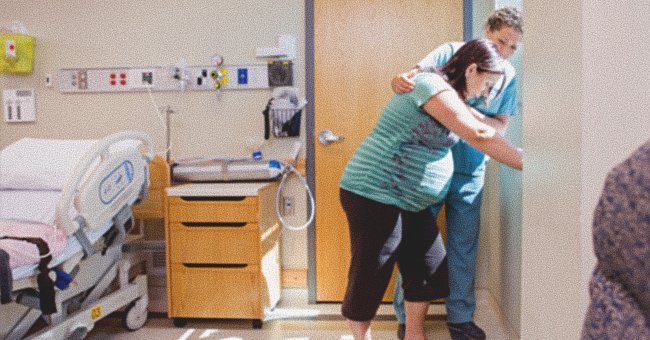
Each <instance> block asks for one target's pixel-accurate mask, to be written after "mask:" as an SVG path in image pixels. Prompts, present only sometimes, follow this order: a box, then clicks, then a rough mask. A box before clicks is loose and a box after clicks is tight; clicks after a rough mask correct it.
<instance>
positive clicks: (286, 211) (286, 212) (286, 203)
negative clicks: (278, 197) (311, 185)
mask: <svg viewBox="0 0 650 340" xmlns="http://www.w3.org/2000/svg"><path fill="white" fill-rule="evenodd" d="M295 212H296V208H295V207H294V199H293V197H292V196H282V216H293V215H294V214H295Z"/></svg>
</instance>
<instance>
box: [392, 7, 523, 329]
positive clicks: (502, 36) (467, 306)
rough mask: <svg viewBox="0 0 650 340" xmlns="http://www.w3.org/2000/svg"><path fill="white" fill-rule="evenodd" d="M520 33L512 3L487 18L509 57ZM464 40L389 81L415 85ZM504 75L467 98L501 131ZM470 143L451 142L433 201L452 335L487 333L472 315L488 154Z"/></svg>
mask: <svg viewBox="0 0 650 340" xmlns="http://www.w3.org/2000/svg"><path fill="white" fill-rule="evenodd" d="M522 35H523V24H522V15H521V13H520V12H519V10H517V9H516V8H514V7H503V8H500V9H497V10H495V11H494V12H492V14H491V15H490V16H489V17H488V19H487V23H486V27H485V37H486V38H487V39H489V40H491V41H493V42H494V43H495V44H496V46H497V49H498V51H499V54H500V55H501V57H502V58H504V59H506V60H507V59H509V58H510V57H511V56H512V55H513V54H514V53H515V51H516V50H517V46H518V44H519V41H520V40H521V38H522ZM461 46H463V43H462V42H455V43H447V44H443V45H441V46H440V47H438V48H436V49H435V50H434V51H432V52H431V53H430V54H429V55H427V56H426V57H425V58H424V59H422V61H420V62H419V63H418V65H417V66H416V67H415V68H414V69H412V70H411V71H409V72H408V73H406V74H403V75H400V76H397V77H395V78H394V79H393V80H392V83H391V85H392V88H393V91H395V92H396V93H405V92H409V91H412V90H413V88H414V87H415V83H414V82H413V81H412V80H411V79H410V78H411V77H413V75H415V74H417V73H418V72H420V71H421V70H422V69H423V68H427V67H436V66H441V65H444V64H445V63H446V62H447V61H448V60H449V59H450V58H452V56H453V55H454V53H456V51H458V50H459V48H460V47H461ZM505 75H506V77H505V83H503V84H501V83H497V84H496V86H495V88H493V89H492V93H489V94H485V95H484V96H483V97H481V98H471V99H470V100H468V101H467V103H468V104H469V105H471V106H472V107H474V108H476V109H477V110H479V111H480V112H481V113H483V114H485V115H486V117H485V118H484V122H485V123H487V124H489V125H491V126H493V127H495V128H496V130H497V132H498V133H500V134H501V135H503V134H505V131H506V129H507V127H508V119H509V117H510V116H512V115H515V114H517V93H516V81H515V80H516V78H515V71H514V68H513V67H512V66H511V65H510V63H508V62H506V64H505ZM497 94H498V95H497ZM470 144H471V143H470ZM470 144H468V143H466V142H465V141H462V140H461V141H460V142H459V143H457V144H456V145H454V147H453V148H452V154H453V159H454V166H455V168H454V175H453V177H452V180H451V186H450V188H449V192H448V193H447V197H446V198H445V200H444V201H440V202H437V203H436V204H434V205H433V206H432V207H431V210H432V212H433V215H434V216H437V215H438V213H439V212H440V209H441V208H442V206H443V203H444V205H445V216H446V228H447V256H448V261H449V286H450V287H449V288H450V294H449V297H447V299H445V304H446V307H447V321H448V326H449V333H450V335H451V338H452V340H463V339H485V332H484V331H483V330H482V329H481V328H480V327H478V326H477V325H476V324H475V323H474V321H473V317H474V312H475V310H476V301H475V296H474V278H475V275H476V254H477V249H478V238H479V225H480V211H481V201H482V197H483V182H484V177H485V163H486V161H487V157H486V156H485V155H484V154H483V152H481V151H480V150H476V149H475V148H473V147H472V146H471V145H470ZM401 281H402V280H401V278H400V276H399V275H398V276H397V284H396V285H395V296H394V298H393V306H394V307H395V314H396V316H397V319H398V322H399V328H398V332H397V333H398V337H399V338H400V339H402V338H404V329H405V325H404V323H405V322H406V317H405V314H404V297H403V292H402V287H401Z"/></svg>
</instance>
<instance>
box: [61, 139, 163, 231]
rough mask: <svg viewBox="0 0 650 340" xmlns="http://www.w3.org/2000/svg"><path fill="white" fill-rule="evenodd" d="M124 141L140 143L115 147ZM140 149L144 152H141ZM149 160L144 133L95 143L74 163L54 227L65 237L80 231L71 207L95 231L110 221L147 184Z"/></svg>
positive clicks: (150, 154)
mask: <svg viewBox="0 0 650 340" xmlns="http://www.w3.org/2000/svg"><path fill="white" fill-rule="evenodd" d="M123 141H135V142H137V141H140V142H142V144H140V143H138V144H137V146H136V144H135V143H134V144H133V145H131V147H129V146H127V144H124V146H125V147H119V148H118V147H115V144H117V143H119V142H123ZM112 146H113V149H111V147H112ZM140 147H144V148H145V150H146V151H145V152H144V153H143V152H142V151H141V149H140ZM151 158H152V142H151V138H150V137H149V136H148V135H147V134H146V133H143V132H139V131H123V132H118V133H115V134H112V135H109V136H107V137H106V138H104V139H102V140H100V141H98V142H97V143H95V144H94V145H93V147H92V148H91V149H90V150H88V152H86V153H85V154H84V155H83V157H82V158H81V159H80V160H79V162H77V164H76V166H75V168H74V170H73V173H72V175H71V176H70V177H69V178H68V181H67V183H66V186H65V188H64V189H63V192H62V194H61V199H60V200H59V202H58V204H57V207H56V225H57V227H58V228H63V230H65V231H66V232H67V234H68V235H70V234H73V233H74V232H76V231H77V230H78V229H79V227H80V225H79V221H77V220H73V218H72V217H71V216H70V211H71V209H72V207H73V204H74V208H75V209H76V211H77V212H78V214H79V216H81V217H82V218H83V221H84V223H85V224H86V227H90V228H97V227H99V226H101V225H104V224H105V223H107V222H109V221H110V220H111V218H112V217H113V216H114V215H115V214H117V213H118V212H119V211H120V210H121V209H122V208H123V207H124V205H125V204H130V203H131V201H130V200H132V199H134V198H137V197H138V196H139V195H140V193H141V192H142V189H143V187H144V188H146V186H147V185H148V183H147V182H148V169H149V161H150V160H151Z"/></svg>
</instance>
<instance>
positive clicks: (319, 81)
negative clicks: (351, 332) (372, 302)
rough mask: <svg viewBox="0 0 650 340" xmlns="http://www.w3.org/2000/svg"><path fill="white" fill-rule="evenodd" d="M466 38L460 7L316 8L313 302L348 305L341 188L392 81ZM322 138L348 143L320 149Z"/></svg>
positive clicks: (325, 1) (323, 3) (327, 1)
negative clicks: (328, 133)
mask: <svg viewBox="0 0 650 340" xmlns="http://www.w3.org/2000/svg"><path fill="white" fill-rule="evenodd" d="M462 38H463V1H460V0H426V1H425V0H404V1H389V0H381V1H378V0H314V137H315V141H314V143H315V145H314V162H315V168H314V171H315V191H316V212H317V214H316V224H315V227H316V230H315V254H316V256H315V257H316V259H315V262H316V269H315V276H316V277H315V281H316V301H319V302H337V301H341V300H342V299H343V295H344V292H345V287H346V283H347V273H348V266H349V261H350V249H349V247H350V246H349V235H348V226H347V221H346V218H345V214H344V213H343V210H342V208H341V205H340V203H339V195H338V193H339V189H338V183H339V179H340V177H341V174H342V173H343V169H344V167H345V165H346V163H347V162H348V160H349V159H350V157H351V156H352V154H353V152H354V150H355V149H356V148H357V146H358V145H359V144H360V143H361V141H362V140H363V139H364V138H365V137H366V136H367V135H368V133H369V132H370V131H371V129H372V128H373V126H374V124H375V123H376V121H377V118H378V117H379V114H380V113H381V110H382V108H383V107H384V105H385V104H386V102H387V101H388V99H389V98H390V96H391V95H392V91H391V89H390V80H391V78H392V77H393V76H394V75H396V74H398V73H400V72H403V71H406V70H408V69H410V68H411V67H413V66H414V65H415V64H416V63H417V62H418V61H419V60H420V59H421V58H423V57H424V56H425V55H426V54H427V53H429V52H430V51H431V50H432V49H433V48H435V47H436V46H438V45H439V44H441V43H444V42H447V41H461V40H462ZM324 130H330V131H332V132H333V133H334V134H335V135H339V136H343V137H344V139H343V140H341V141H338V142H334V143H331V144H329V145H323V144H321V143H319V141H318V134H319V133H320V132H321V131H324ZM392 291H393V284H392V283H391V286H390V287H389V289H388V290H387V293H386V295H385V296H384V298H385V300H386V301H390V300H392Z"/></svg>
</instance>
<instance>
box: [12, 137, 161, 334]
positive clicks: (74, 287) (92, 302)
mask: <svg viewBox="0 0 650 340" xmlns="http://www.w3.org/2000/svg"><path fill="white" fill-rule="evenodd" d="M123 141H139V142H141V144H140V147H139V148H135V147H133V145H132V144H131V145H130V146H127V145H126V144H124V143H120V142H123ZM116 144H120V145H116ZM151 148H152V143H151V140H150V138H149V136H148V135H147V134H145V133H142V132H135V131H126V132H120V133H115V134H112V135H110V136H108V137H106V138H104V139H103V140H101V141H99V142H97V143H95V144H94V145H93V147H92V148H91V150H89V151H88V152H87V153H86V154H84V156H83V157H82V158H81V160H80V161H79V162H78V163H77V165H76V166H75V169H74V171H73V174H72V175H71V177H70V179H69V181H68V183H67V185H66V186H65V188H64V190H63V192H62V196H61V199H60V200H59V202H58V204H57V207H56V225H57V227H58V228H62V229H64V230H65V231H66V233H67V234H68V235H74V236H75V237H76V238H77V240H78V241H79V243H80V244H81V245H82V248H83V251H80V252H78V253H77V254H75V255H74V256H73V257H72V258H70V259H67V260H66V261H65V262H63V263H62V264H60V265H59V266H57V268H60V269H63V270H64V271H66V272H68V273H72V274H73V275H74V281H73V283H72V284H71V285H70V286H69V287H68V288H67V289H64V290H57V289H55V295H56V296H55V304H56V307H57V312H56V313H54V314H51V315H48V316H44V315H42V312H41V311H40V308H39V297H38V293H37V292H36V291H35V290H34V288H35V287H36V285H35V284H34V282H35V281H36V280H35V278H33V277H30V278H26V279H23V280H21V282H14V290H13V294H12V295H13V298H14V301H15V302H13V303H10V304H6V305H0V339H23V338H25V336H28V338H34V339H77V338H78V339H81V338H84V337H85V335H86V334H87V333H88V332H89V331H90V330H92V329H93V327H94V324H95V322H97V321H98V320H100V319H101V318H103V317H105V316H107V315H109V314H110V313H112V312H114V311H117V310H120V309H123V308H124V307H126V312H125V314H124V316H125V320H124V321H125V323H124V324H125V326H126V327H127V329H130V330H135V329H138V328H140V327H142V326H143V325H144V323H145V322H146V320H147V306H148V297H147V278H146V274H142V273H140V272H138V273H137V274H135V277H131V276H132V275H131V274H132V273H133V272H134V270H131V268H133V267H134V266H136V265H142V261H143V259H142V258H143V257H138V256H134V255H132V254H124V253H123V252H122V245H123V243H124V241H125V239H126V233H127V231H128V229H129V228H130V226H131V224H132V215H131V206H132V205H133V204H135V203H137V202H139V201H141V200H142V199H143V198H144V197H145V196H146V194H147V190H148V186H149V183H148V178H149V173H148V172H149V161H150V160H151V158H152V151H151V150H152V149H151ZM72 207H74V208H75V209H76V211H77V212H78V214H77V215H76V216H74V218H73V217H71V216H70V211H71V208H72ZM107 224H111V225H112V227H111V228H110V229H109V231H108V232H107V233H106V234H105V235H107V234H109V233H111V235H112V238H113V240H112V241H110V243H109V241H108V239H109V237H108V236H104V237H101V238H100V239H99V240H98V242H95V244H90V242H88V239H87V238H86V236H85V234H84V230H87V229H88V228H100V227H102V226H106V225H107ZM142 267H145V266H143V265H142ZM41 317H45V319H46V321H47V322H48V326H46V327H44V328H40V329H32V328H38V327H34V324H36V322H37V321H38V319H39V318H41Z"/></svg>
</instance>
